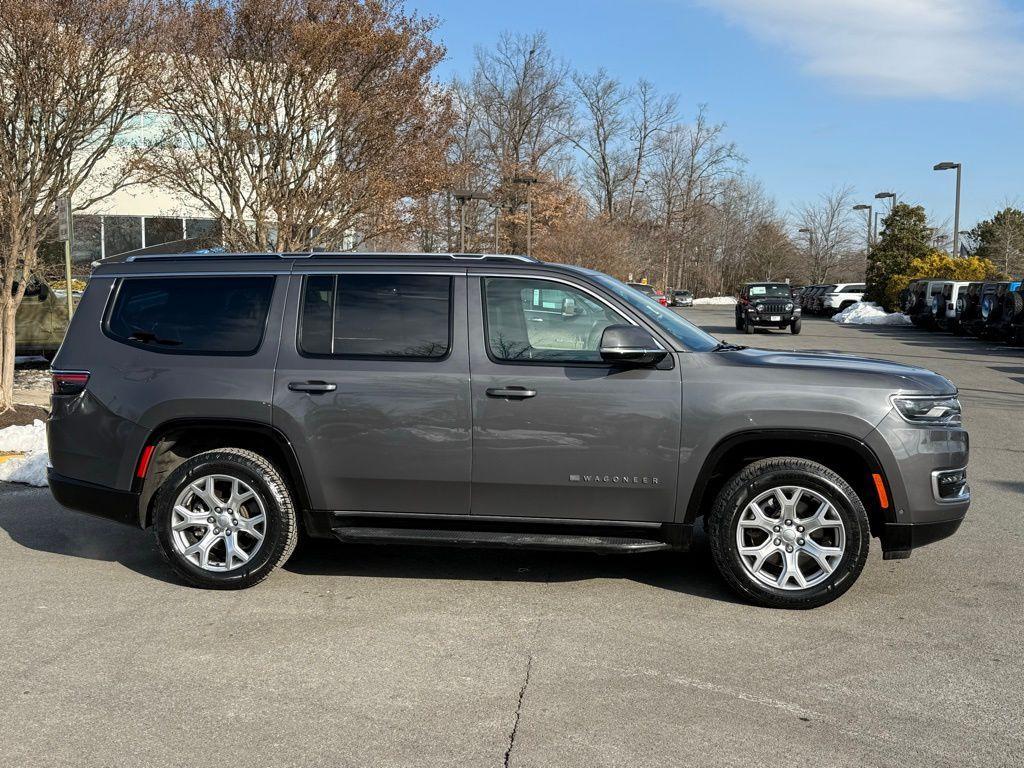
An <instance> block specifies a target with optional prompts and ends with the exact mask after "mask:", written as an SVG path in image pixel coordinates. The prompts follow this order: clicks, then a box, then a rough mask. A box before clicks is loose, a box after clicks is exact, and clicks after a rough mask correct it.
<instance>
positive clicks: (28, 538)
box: [0, 487, 180, 584]
mask: <svg viewBox="0 0 1024 768" xmlns="http://www.w3.org/2000/svg"><path fill="white" fill-rule="evenodd" d="M2 493H3V496H2V497H0V498H2V499H3V502H4V503H3V505H2V509H0V529H2V530H4V531H6V532H7V535H8V536H10V537H11V540H12V541H13V542H15V543H16V544H19V545H20V546H23V547H25V548H27V549H33V550H36V551H37V552H47V553H50V554H55V555H65V556H67V557H80V558H84V559H88V560H102V561H106V562H111V563H120V564H121V565H123V566H124V567H125V568H128V569H129V570H132V571H135V572H136V573H139V574H142V575H143V576H148V577H150V578H152V579H157V580H158V581H163V582H166V583H168V584H180V582H179V581H178V580H177V579H176V578H175V577H174V573H173V572H172V571H171V569H170V568H169V567H168V566H167V564H166V563H165V562H164V561H163V559H162V558H161V557H160V553H159V551H158V550H157V548H156V542H154V541H153V537H152V535H150V532H148V531H143V530H141V529H139V528H133V527H131V526H127V525H121V524H120V523H115V522H111V521H110V520H104V519H102V518H98V517H91V516H89V515H86V514H83V513H80V512H71V511H68V510H65V509H62V508H61V507H60V506H58V505H57V504H56V502H53V501H52V500H51V499H50V497H49V493H48V492H47V491H46V490H45V489H43V490H38V489H29V488H27V487H26V488H5V489H3V491H2ZM44 494H45V497H44V498H40V496H43V495H44Z"/></svg>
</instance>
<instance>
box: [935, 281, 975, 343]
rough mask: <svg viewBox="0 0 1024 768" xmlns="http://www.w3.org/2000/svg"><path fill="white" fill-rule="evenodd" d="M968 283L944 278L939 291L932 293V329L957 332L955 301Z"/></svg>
mask: <svg viewBox="0 0 1024 768" xmlns="http://www.w3.org/2000/svg"><path fill="white" fill-rule="evenodd" d="M969 285H971V283H969V282H966V281H955V280H946V281H944V282H943V283H942V285H941V288H940V290H939V292H938V293H933V294H932V318H933V322H932V325H931V327H932V328H933V329H935V330H943V331H953V332H954V333H956V332H957V301H958V300H959V299H960V295H961V294H962V293H963V292H964V291H965V290H966V289H967V286H969Z"/></svg>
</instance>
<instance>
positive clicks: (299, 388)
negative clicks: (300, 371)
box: [288, 381, 338, 394]
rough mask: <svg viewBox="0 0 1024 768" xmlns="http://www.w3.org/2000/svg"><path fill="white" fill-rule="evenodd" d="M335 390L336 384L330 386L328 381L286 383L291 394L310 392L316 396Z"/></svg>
mask: <svg viewBox="0 0 1024 768" xmlns="http://www.w3.org/2000/svg"><path fill="white" fill-rule="evenodd" d="M337 388H338V385H337V384H332V383H330V382H328V381H292V382H289V383H288V389H290V390H291V391H292V392H311V393H313V394H317V393H323V392H333V391H334V390H336V389H337Z"/></svg>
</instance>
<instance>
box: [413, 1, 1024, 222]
mask: <svg viewBox="0 0 1024 768" xmlns="http://www.w3.org/2000/svg"><path fill="white" fill-rule="evenodd" d="M408 7H409V8H413V9H416V10H418V11H419V12H420V13H424V14H430V15H434V16H437V17H438V18H439V19H440V21H441V25H440V28H439V30H438V33H437V37H438V38H439V39H440V40H441V41H442V42H444V43H445V44H446V45H447V47H448V59H447V60H446V61H445V63H444V64H443V66H442V70H441V74H442V76H445V77H447V76H449V75H451V74H452V73H460V74H467V73H468V72H469V71H470V70H471V69H472V66H473V50H474V47H475V46H477V45H492V44H493V43H494V42H495V41H496V40H497V37H498V35H499V33H501V32H502V31H504V30H509V31H513V32H533V31H536V30H542V31H544V32H546V33H547V35H548V40H549V42H550V44H551V47H552V49H553V50H554V51H555V53H556V54H557V55H559V56H561V57H563V58H564V59H565V60H566V61H568V62H569V63H570V64H571V65H572V66H573V67H575V68H577V69H582V70H594V69H596V68H598V67H602V66H603V67H605V68H606V69H607V70H608V71H609V72H610V73H611V74H612V75H614V76H616V77H618V78H619V79H621V80H623V81H625V82H631V81H635V80H637V79H638V78H641V77H644V78H647V79H648V80H651V81H652V82H654V83H655V84H656V85H657V86H658V87H659V89H661V90H662V91H672V92H676V93H678V94H679V95H680V97H681V104H682V105H684V107H685V108H686V109H688V110H689V111H690V112H691V113H692V111H693V108H694V107H695V106H696V105H697V104H698V103H701V102H706V103H707V104H708V105H709V107H710V111H711V115H712V117H713V118H714V119H716V120H719V121H724V122H726V123H728V126H729V135H730V137H731V138H732V139H733V140H734V141H736V142H737V144H738V145H739V148H740V151H741V152H742V153H743V154H744V155H745V156H746V157H747V158H748V160H749V163H748V166H747V172H748V173H749V174H750V175H753V176H756V177H757V178H759V179H760V180H761V181H762V182H763V183H764V186H765V188H766V189H767V191H768V192H769V194H771V195H772V196H773V197H774V198H775V199H776V200H777V201H778V203H779V205H780V207H781V208H782V209H783V210H784V211H790V210H791V209H792V208H793V207H794V206H796V205H798V204H799V203H801V202H803V201H807V200H811V199H813V198H814V197H816V196H817V195H819V194H820V193H822V192H825V191H828V190H829V189H831V188H833V187H836V186H844V185H851V186H852V187H854V189H855V190H856V192H857V194H858V197H859V200H858V201H863V202H875V201H873V200H871V199H870V198H872V197H873V196H874V193H875V192H878V191H881V190H883V189H885V190H890V189H891V190H892V191H895V192H897V193H898V194H899V195H900V198H901V199H906V200H907V201H915V202H919V203H922V204H924V205H925V206H926V207H927V209H928V211H929V215H930V216H931V217H932V218H933V219H934V220H935V221H936V222H939V223H942V222H943V221H944V220H946V219H948V221H949V226H950V227H951V226H952V215H953V197H954V195H953V192H954V173H952V172H946V173H938V172H935V171H932V170H931V168H932V166H933V165H934V164H935V163H937V162H940V161H945V160H952V161H959V162H962V163H963V165H964V197H963V207H962V221H961V228H962V229H967V228H970V227H971V226H972V225H973V224H974V223H975V222H976V221H977V220H979V219H982V218H987V217H988V216H990V215H991V214H992V213H993V212H994V211H995V210H996V209H997V208H1000V207H1002V206H1003V205H1004V204H1005V203H1007V202H1010V203H1014V202H1016V203H1017V204H1019V205H1024V0H842V1H841V2H840V1H838V0H618V1H617V2H616V1H615V0H590V1H589V2H569V1H565V0H546V1H541V0H515V2H493V0H490V1H489V0H476V1H475V2H467V1H466V0H408Z"/></svg>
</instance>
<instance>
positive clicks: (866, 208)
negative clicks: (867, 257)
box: [853, 204, 874, 253]
mask: <svg viewBox="0 0 1024 768" xmlns="http://www.w3.org/2000/svg"><path fill="white" fill-rule="evenodd" d="M853 210H855V211H867V212H868V253H871V221H872V220H873V219H874V216H873V215H872V209H871V206H870V205H863V204H861V205H855V206H853Z"/></svg>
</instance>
